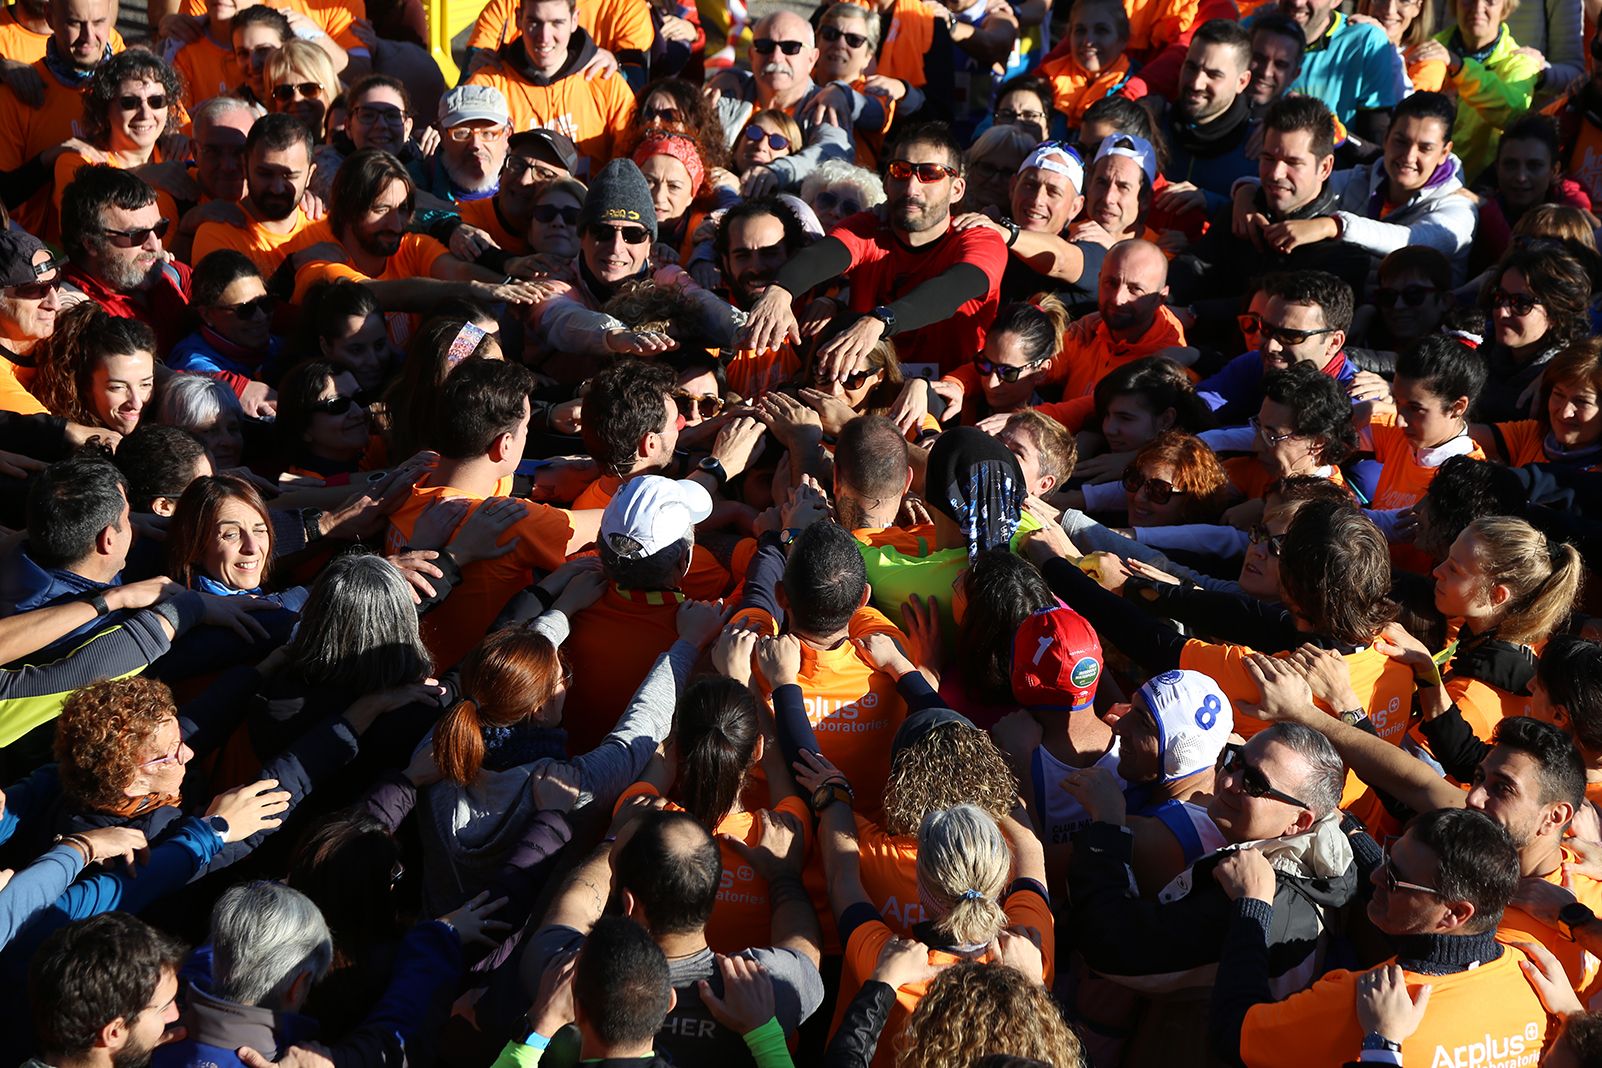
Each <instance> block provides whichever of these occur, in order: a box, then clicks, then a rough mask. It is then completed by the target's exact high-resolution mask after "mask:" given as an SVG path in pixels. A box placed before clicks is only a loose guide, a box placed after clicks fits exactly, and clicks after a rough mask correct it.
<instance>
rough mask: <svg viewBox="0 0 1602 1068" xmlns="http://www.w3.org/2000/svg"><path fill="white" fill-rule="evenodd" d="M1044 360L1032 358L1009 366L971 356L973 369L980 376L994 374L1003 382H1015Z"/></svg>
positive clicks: (986, 376)
mask: <svg viewBox="0 0 1602 1068" xmlns="http://www.w3.org/2000/svg"><path fill="white" fill-rule="evenodd" d="M1045 362H1046V361H1044V360H1032V361H1030V362H1029V363H1026V364H1024V365H1023V366H1022V367H1011V366H1008V365H1007V364H1004V363H992V362H990V361H989V360H987V359H985V358H984V357H983V356H975V357H974V358H973V369H974V370H975V371H978V372H979V377H980V378H989V377H990V376H991V375H995V376H996V377H997V378H999V379H1001V380H1002V381H1003V382H1016V381H1018V379H1020V378H1022V377H1023V376H1024V375H1026V374H1028V373H1029V372H1031V371H1033V370H1035V369H1036V368H1038V367H1039V366H1040V365H1041V364H1043V363H1045Z"/></svg>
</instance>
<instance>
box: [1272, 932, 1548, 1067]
mask: <svg viewBox="0 0 1602 1068" xmlns="http://www.w3.org/2000/svg"><path fill="white" fill-rule="evenodd" d="M1523 959H1524V955H1523V954H1522V953H1520V952H1519V951H1518V950H1516V949H1504V950H1503V951H1502V955H1501V956H1500V957H1498V958H1497V959H1496V960H1493V961H1491V962H1489V963H1487V964H1482V965H1480V966H1479V967H1478V968H1469V969H1466V970H1464V971H1461V972H1454V973H1452V974H1450V975H1419V974H1416V973H1414V972H1406V973H1405V975H1406V982H1407V989H1408V992H1409V993H1410V994H1412V995H1413V996H1414V997H1417V996H1418V988H1419V987H1421V986H1429V987H1430V988H1431V989H1430V1004H1429V1008H1428V1009H1427V1010H1426V1011H1425V1013H1424V1022H1423V1023H1422V1024H1420V1025H1419V1028H1418V1030H1417V1031H1415V1032H1413V1035H1412V1037H1410V1038H1407V1039H1404V1040H1403V1042H1402V1063H1403V1064H1409V1065H1419V1066H1421V1068H1422V1066H1429V1065H1450V1066H1452V1068H1458V1066H1465V1068H1466V1066H1467V1065H1474V1066H1475V1068H1516V1066H1519V1065H1534V1064H1535V1063H1536V1062H1537V1061H1538V1060H1539V1059H1540V1056H1541V1046H1542V1043H1543V1042H1544V1040H1545V1038H1546V1028H1547V1016H1546V1009H1544V1008H1543V1007H1542V1006H1541V999H1540V998H1538V997H1536V995H1535V991H1534V990H1533V989H1532V988H1531V986H1530V983H1529V980H1527V979H1525V978H1524V972H1523V971H1522V970H1520V968H1519V963H1518V962H1519V961H1521V960H1523ZM1393 961H1394V958H1393ZM1362 974H1363V973H1362V972H1349V971H1345V970H1344V969H1343V970H1339V971H1333V972H1330V973H1329V974H1327V975H1325V976H1324V977H1323V978H1322V979H1320V980H1318V981H1317V982H1316V983H1314V984H1313V985H1312V986H1311V987H1309V988H1308V989H1306V990H1303V991H1302V992H1301V993H1299V994H1292V995H1291V996H1290V997H1288V998H1286V999H1285V1000H1283V1001H1277V1002H1265V1003H1264V1004H1261V1005H1254V1006H1253V1007H1252V1008H1251V1010H1250V1011H1249V1012H1247V1013H1246V1023H1245V1025H1244V1026H1243V1027H1242V1028H1241V1034H1240V1057H1241V1060H1242V1061H1243V1062H1244V1063H1245V1064H1246V1066H1247V1068H1302V1066H1304V1065H1339V1064H1345V1063H1346V1062H1348V1061H1350V1060H1352V1059H1353V1058H1354V1057H1356V1056H1357V1051H1358V1049H1359V1048H1361V1046H1362V1044H1363V1029H1362V1027H1361V1026H1359V1025H1358V1022H1357V1008H1356V1004H1357V979H1358V977H1359V976H1360V975H1362Z"/></svg>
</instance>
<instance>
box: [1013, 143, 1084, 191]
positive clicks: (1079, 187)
mask: <svg viewBox="0 0 1602 1068" xmlns="http://www.w3.org/2000/svg"><path fill="white" fill-rule="evenodd" d="M1031 167H1038V168H1039V169H1040V170H1043V171H1055V172H1056V173H1057V174H1062V175H1067V177H1068V180H1069V181H1070V182H1072V183H1074V192H1075V193H1083V192H1084V191H1085V162H1084V160H1082V159H1080V158H1079V153H1078V152H1075V151H1074V150H1073V149H1072V148H1071V147H1069V146H1068V145H1065V144H1063V143H1062V142H1061V141H1046V142H1044V143H1042V144H1040V145H1039V146H1037V147H1036V148H1035V150H1034V151H1033V152H1031V153H1029V158H1028V159H1026V160H1024V161H1023V162H1022V163H1021V164H1019V165H1018V173H1019V174H1022V173H1023V172H1024V171H1027V170H1028V169H1029V168H1031Z"/></svg>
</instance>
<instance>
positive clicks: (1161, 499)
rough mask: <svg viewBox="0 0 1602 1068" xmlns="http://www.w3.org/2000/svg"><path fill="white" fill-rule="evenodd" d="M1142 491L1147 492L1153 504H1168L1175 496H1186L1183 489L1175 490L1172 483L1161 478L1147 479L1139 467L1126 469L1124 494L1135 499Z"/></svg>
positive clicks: (1147, 496)
mask: <svg viewBox="0 0 1602 1068" xmlns="http://www.w3.org/2000/svg"><path fill="white" fill-rule="evenodd" d="M1141 490H1145V491H1146V498H1147V499H1148V500H1150V501H1151V503H1152V504H1167V503H1168V502H1169V501H1171V500H1173V499H1174V496H1175V494H1178V495H1180V496H1184V493H1185V491H1184V490H1182V489H1175V488H1174V484H1173V483H1172V482H1168V481H1165V480H1163V479H1160V478H1147V477H1146V476H1145V475H1143V474H1141V473H1140V469H1139V468H1137V467H1133V466H1130V467H1127V468H1125V469H1124V492H1125V493H1128V494H1129V495H1130V496H1131V497H1133V496H1134V495H1135V494H1137V493H1139V492H1140V491H1141Z"/></svg>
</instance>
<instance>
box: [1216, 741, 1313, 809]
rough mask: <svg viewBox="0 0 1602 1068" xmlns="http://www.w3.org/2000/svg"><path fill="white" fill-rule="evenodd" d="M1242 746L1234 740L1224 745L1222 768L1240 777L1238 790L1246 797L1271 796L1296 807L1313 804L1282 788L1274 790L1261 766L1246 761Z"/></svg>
mask: <svg viewBox="0 0 1602 1068" xmlns="http://www.w3.org/2000/svg"><path fill="white" fill-rule="evenodd" d="M1243 748H1244V747H1243V746H1240V745H1237V744H1235V743H1234V742H1231V743H1229V744H1228V745H1226V746H1224V770H1225V771H1227V772H1229V773H1230V774H1231V775H1233V776H1235V777H1236V778H1238V779H1240V792H1241V793H1243V794H1245V795H1246V796H1247V797H1271V798H1273V799H1274V800H1275V801H1283V802H1285V804H1287V805H1293V806H1295V807H1296V808H1306V809H1310V808H1312V807H1313V806H1311V805H1309V804H1308V803H1307V802H1306V801H1303V800H1301V799H1300V798H1295V797H1292V796H1291V795H1290V794H1287V793H1285V792H1284V791H1282V790H1276V789H1274V788H1273V787H1272V786H1270V785H1269V784H1268V776H1267V775H1264V774H1263V769H1262V768H1254V767H1252V766H1251V765H1250V764H1248V763H1246V756H1245V754H1244V753H1243V752H1242V750H1243Z"/></svg>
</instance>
